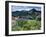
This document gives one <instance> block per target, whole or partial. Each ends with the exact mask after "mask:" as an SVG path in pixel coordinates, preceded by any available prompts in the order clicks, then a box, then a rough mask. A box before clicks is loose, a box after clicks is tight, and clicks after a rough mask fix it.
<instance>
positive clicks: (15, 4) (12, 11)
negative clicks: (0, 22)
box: [5, 1, 45, 36]
mask: <svg viewBox="0 0 46 37" xmlns="http://www.w3.org/2000/svg"><path fill="white" fill-rule="evenodd" d="M17 11H18V13H17ZM21 11H22V12H21ZM24 12H25V13H24ZM29 16H30V17H29ZM34 16H35V17H34ZM16 18H17V22H13V21H14V20H16ZM18 18H19V22H18ZM23 20H24V23H22V22H23ZM25 20H26V24H25ZM27 20H28V21H27ZM31 20H32V21H31ZM36 20H37V21H36ZM21 21H22V22H21ZM29 21H30V23H29ZM14 23H15V24H14ZM11 24H12V27H11ZM22 24H23V26H22ZM31 24H32V25H31ZM16 25H18V27H17V26H16ZM28 25H29V27H30V28H29V27H28ZM14 26H15V27H14ZM33 27H34V28H33ZM34 34H45V3H38V2H22V1H5V36H18V35H34Z"/></svg>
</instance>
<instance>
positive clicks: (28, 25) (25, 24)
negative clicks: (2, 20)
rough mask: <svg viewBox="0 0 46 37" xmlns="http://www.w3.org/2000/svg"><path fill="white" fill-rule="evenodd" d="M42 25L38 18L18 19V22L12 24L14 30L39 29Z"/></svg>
mask: <svg viewBox="0 0 46 37" xmlns="http://www.w3.org/2000/svg"><path fill="white" fill-rule="evenodd" d="M40 27H41V22H40V21H36V20H25V21H24V20H18V21H16V24H14V26H12V31H21V30H39V29H40Z"/></svg>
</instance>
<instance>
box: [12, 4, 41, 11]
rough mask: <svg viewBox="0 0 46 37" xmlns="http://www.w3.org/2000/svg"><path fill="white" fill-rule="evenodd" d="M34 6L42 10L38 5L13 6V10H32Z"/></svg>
mask: <svg viewBox="0 0 46 37" xmlns="http://www.w3.org/2000/svg"><path fill="white" fill-rule="evenodd" d="M32 8H35V9H36V10H39V11H40V10H41V7H36V6H14V5H12V6H11V10H12V11H21V10H27V11H29V10H31V9H32Z"/></svg>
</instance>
